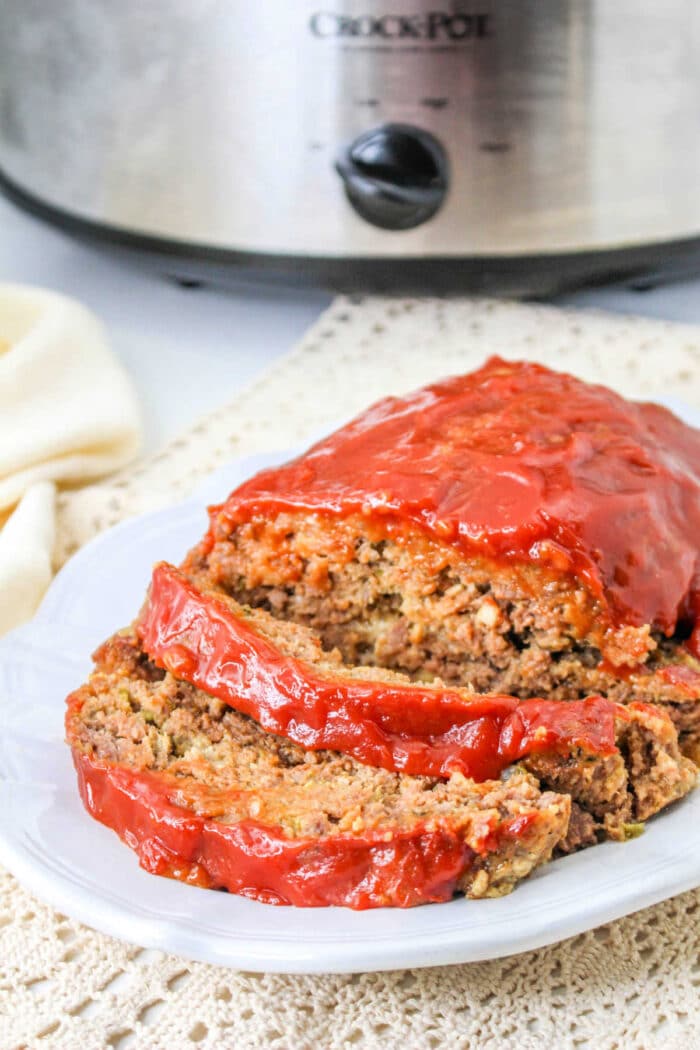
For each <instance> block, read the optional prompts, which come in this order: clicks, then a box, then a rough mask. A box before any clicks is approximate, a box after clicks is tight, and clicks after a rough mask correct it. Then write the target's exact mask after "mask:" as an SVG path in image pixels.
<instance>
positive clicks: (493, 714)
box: [137, 564, 696, 838]
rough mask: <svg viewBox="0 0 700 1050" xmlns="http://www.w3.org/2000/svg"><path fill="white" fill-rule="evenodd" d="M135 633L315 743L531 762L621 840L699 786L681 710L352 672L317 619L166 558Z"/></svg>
mask: <svg viewBox="0 0 700 1050" xmlns="http://www.w3.org/2000/svg"><path fill="white" fill-rule="evenodd" d="M137 633H138V636H139V639H140V642H141V645H142V647H143V649H144V651H145V652H147V653H148V655H149V656H150V657H152V658H153V660H154V662H155V663H156V664H158V665H160V666H162V667H164V668H166V669H168V670H170V671H172V672H173V673H175V674H177V675H178V676H180V677H181V678H183V679H185V680H186V681H188V682H190V683H191V684H193V685H196V686H198V687H199V688H201V689H203V690H205V691H206V692H207V693H208V694H210V695H213V696H217V697H218V698H219V699H221V700H224V701H225V702H226V703H228V704H230V705H231V706H233V707H234V708H236V709H238V710H240V711H242V712H243V713H244V714H248V715H252V716H253V717H255V718H256V719H257V720H258V721H259V723H260V724H261V725H262V727H263V728H265V729H267V730H268V731H270V730H271V731H274V732H276V733H280V734H282V735H284V736H287V737H289V738H291V739H292V740H294V741H296V743H298V744H300V745H301V746H304V747H305V748H308V749H314V750H317V749H321V748H328V747H332V748H333V749H336V750H339V751H342V752H343V753H346V754H349V755H351V756H352V757H353V758H355V759H357V760H359V761H362V762H365V763H368V764H370V765H376V766H381V767H384V768H388V769H390V770H394V771H396V770H401V771H403V772H408V773H420V774H428V775H436V776H438V775H442V776H444V775H447V774H449V773H450V772H452V771H454V770H459V772H461V773H463V774H464V775H466V776H468V777H472V778H475V779H477V780H486V779H490V778H493V777H496V776H498V775H499V774H501V773H502V772H503V771H504V769H505V768H506V767H507V766H509V765H511V764H512V763H513V762H516V761H521V763H522V764H523V766H524V767H526V768H528V769H531V770H532V771H534V772H535V773H536V775H537V776H538V777H539V778H541V779H542V780H543V782H545V783H547V784H553V785H555V786H556V789H557V790H563V791H565V792H566V793H567V794H570V795H571V796H572V798H573V799H574V801H575V802H577V803H579V804H581V805H582V806H583V807H584V808H585V809H586V810H587V811H588V812H589V813H590V814H591V816H592V818H593V824H592V825H591V831H592V832H595V833H596V834H598V833H601V832H602V833H605V834H607V835H608V836H610V837H617V838H620V837H624V835H625V827H626V825H628V824H629V823H630V822H632V821H643V820H645V819H646V818H647V817H649V816H651V815H652V814H653V813H655V812H657V811H658V810H660V809H662V808H663V807H664V806H666V805H668V804H669V803H670V802H673V801H674V800H676V799H677V798H680V797H682V796H683V795H684V794H686V793H687V792H688V791H689V790H690V788H691V787H692V786H693V784H694V782H695V775H696V774H695V769H694V766H693V764H692V762H690V761H689V760H687V759H685V758H683V756H682V755H681V754H680V751H679V747H678V738H677V733H676V731H675V729H674V727H673V724H672V723H671V721H670V719H669V718H668V717H667V716H666V715H665V714H664V713H663V712H662V711H659V710H657V709H655V708H652V707H649V706H648V705H644V704H639V703H633V704H630V705H629V706H627V707H623V706H621V705H616V704H613V703H612V702H611V701H609V700H605V699H602V698H600V697H590V698H588V699H586V700H583V701H572V702H570V703H560V702H557V701H544V700H535V699H533V700H525V701H518V700H517V699H515V698H513V697H506V696H496V695H487V696H479V695H474V694H470V693H469V692H467V691H465V690H456V689H445V688H444V687H442V686H441V685H439V684H438V683H434V682H433V683H429V684H419V683H412V682H411V681H410V680H409V679H407V678H406V677H403V676H400V675H398V674H396V673H392V672H387V671H381V670H377V669H371V668H365V667H359V668H357V667H346V666H344V665H343V664H342V663H341V661H340V657H339V654H338V653H335V652H333V653H325V652H324V651H323V649H322V647H321V645H320V642H319V640H318V638H317V637H316V636H315V635H314V634H313V632H312V631H310V630H309V629H308V628H302V627H299V626H296V625H290V624H283V623H280V622H279V621H277V620H275V619H274V617H271V616H270V615H269V614H267V613H264V612H261V611H251V610H246V609H244V608H243V607H241V606H240V605H238V604H237V603H236V602H235V601H234V600H233V599H231V598H227V597H226V596H225V595H224V594H223V593H222V592H221V591H220V590H217V589H216V588H213V587H211V586H210V585H209V584H208V582H207V580H206V579H205V580H188V579H187V578H185V577H184V575H183V574H182V573H181V572H179V571H178V570H177V569H174V568H173V567H172V566H169V565H167V564H161V565H158V566H156V568H155V570H154V573H153V580H152V584H151V589H150V593H149V597H148V599H147V601H146V604H145V606H144V609H143V611H142V614H141V617H140V619H139V621H138V624H137Z"/></svg>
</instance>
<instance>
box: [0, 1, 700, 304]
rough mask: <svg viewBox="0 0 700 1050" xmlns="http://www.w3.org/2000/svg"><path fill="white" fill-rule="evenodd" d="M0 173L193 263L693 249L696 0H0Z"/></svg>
mask: <svg viewBox="0 0 700 1050" xmlns="http://www.w3.org/2000/svg"><path fill="white" fill-rule="evenodd" d="M0 177H1V179H2V184H3V186H4V188H5V190H6V191H7V192H8V193H9V194H10V195H11V196H13V197H14V198H15V199H16V200H18V201H19V202H20V203H22V204H23V205H24V206H26V207H28V208H30V209H32V210H33V211H35V212H37V213H38V214H40V215H43V216H45V217H46V218H48V219H50V220H52V221H54V222H56V223H60V224H62V225H63V226H64V227H66V228H67V229H69V230H71V231H73V232H75V233H79V234H82V235H87V236H92V237H98V238H101V239H103V240H104V241H106V242H107V243H111V244H114V245H128V246H133V247H136V248H138V249H139V250H140V251H141V252H142V253H146V254H148V255H149V256H152V257H156V258H159V259H163V260H166V259H167V260H168V263H167V265H169V266H170V268H171V269H175V270H176V271H178V272H180V273H182V274H183V275H190V276H196V275H198V274H200V273H201V274H205V275H206V274H214V273H215V274H217V275H219V276H221V275H224V276H225V275H231V276H234V275H235V274H236V272H239V271H241V268H242V272H244V273H246V274H248V275H251V274H252V275H257V274H269V275H270V276H273V277H275V276H279V275H282V276H283V277H288V278H291V279H309V280H312V281H315V282H318V281H320V282H322V283H326V284H330V285H334V286H341V287H357V288H379V287H381V288H385V287H399V286H401V287H409V286H418V287H435V286H436V285H439V286H442V285H446V286H452V287H458V288H464V289H475V288H477V289H485V288H488V289H490V290H501V291H515V292H521V293H526V292H531V293H538V292H544V291H552V290H555V289H557V288H561V287H565V286H571V285H575V284H580V283H583V282H590V281H600V280H606V279H609V278H612V277H633V278H636V279H638V280H640V281H641V280H655V279H657V278H658V277H659V276H672V275H678V274H681V273H684V272H688V271H692V270H694V269H697V268H700V4H698V2H697V0H665V2H664V3H658V2H657V0H469V2H466V3H461V2H450V0H381V2H379V0H258V2H257V3H251V2H250V0H121V2H119V3H117V2H114V0H61V3H53V2H51V0H3V2H2V4H0Z"/></svg>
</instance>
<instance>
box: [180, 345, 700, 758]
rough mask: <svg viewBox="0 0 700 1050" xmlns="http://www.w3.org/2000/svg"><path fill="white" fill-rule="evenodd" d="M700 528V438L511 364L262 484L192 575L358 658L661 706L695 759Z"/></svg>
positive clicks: (246, 487)
mask: <svg viewBox="0 0 700 1050" xmlns="http://www.w3.org/2000/svg"><path fill="white" fill-rule="evenodd" d="M698 536H700V433H699V432H698V431H696V430H694V429H693V428H691V427H689V426H687V425H685V424H684V423H683V422H681V421H680V420H679V419H678V418H676V417H675V416H674V415H673V414H672V413H671V412H669V411H667V410H666V409H664V408H662V407H660V406H658V405H654V404H644V403H635V402H630V401H626V400H625V399H623V398H622V397H620V396H618V395H617V394H615V393H613V392H612V391H610V390H608V389H606V388H604V387H601V386H593V385H589V384H586V383H584V382H582V381H580V380H578V379H576V378H574V377H572V376H569V375H565V374H562V373H558V372H554V371H552V370H550V369H547V368H544V367H542V366H540V365H536V364H532V363H523V362H505V361H503V360H500V359H498V358H492V359H491V360H490V361H489V362H487V364H486V365H484V366H483V367H482V368H481V369H479V370H478V371H476V372H473V373H471V374H469V375H465V376H458V377H455V378H452V379H447V380H445V381H443V382H440V383H437V384H434V385H432V386H429V387H426V388H424V389H422V390H419V391H417V392H416V393H414V394H412V395H409V396H407V397H403V398H388V399H386V400H384V401H381V402H379V403H378V404H377V405H375V406H374V407H372V408H370V409H369V410H368V411H367V412H365V413H363V414H362V415H361V416H359V417H357V418H356V419H355V420H354V421H353V422H352V423H350V424H348V425H347V426H345V427H343V428H342V429H340V430H339V431H337V432H336V433H334V434H332V435H331V436H330V437H329V438H327V439H325V440H324V441H322V442H320V443H319V444H317V445H315V446H314V447H313V448H312V449H311V450H310V451H309V452H307V453H306V454H305V455H303V456H301V457H300V458H298V459H296V460H294V461H292V462H291V463H288V464H286V465H284V466H282V467H279V468H274V469H271V470H266V471H263V472H262V473H260V474H258V475H256V476H255V477H254V478H252V479H251V480H249V481H247V482H246V483H244V484H243V485H242V486H240V487H239V488H238V489H236V490H235V491H234V492H233V493H232V494H231V496H230V497H229V498H228V499H227V500H226V502H225V503H224V504H222V505H220V506H217V507H214V508H212V509H211V512H210V529H209V532H208V534H207V536H206V538H205V540H204V541H203V542H202V543H201V544H199V545H198V546H197V547H196V548H195V549H194V550H193V551H192V552H191V553H190V555H189V557H188V559H187V560H186V562H185V566H184V568H185V569H186V571H188V572H189V573H192V574H200V575H201V574H202V573H204V574H206V575H207V576H208V577H209V579H210V580H211V582H212V583H213V584H216V585H217V586H219V587H221V588H223V589H225V590H226V592H227V593H228V594H230V595H231V596H232V597H233V598H235V599H236V600H237V601H238V602H240V603H244V604H247V605H250V606H252V607H255V608H259V609H264V610H266V611H268V612H269V613H270V614H271V615H273V616H275V617H277V618H279V619H281V620H285V621H287V622H290V623H296V624H301V625H305V626H307V627H311V628H313V629H314V630H316V631H317V632H318V633H319V636H320V638H321V642H322V645H323V647H324V648H325V649H326V650H328V651H333V650H337V651H338V652H339V653H340V654H341V657H342V659H343V660H344V662H345V663H346V664H348V665H360V666H366V667H379V668H385V669H391V670H395V671H399V672H401V673H403V674H406V675H409V676H410V677H411V678H412V679H414V680H417V681H429V680H431V679H433V678H436V679H439V680H440V681H441V682H443V683H445V684H446V685H449V686H462V687H467V688H471V689H473V690H474V691H477V692H498V693H502V694H512V695H513V696H516V697H519V698H527V697H537V696H547V697H549V698H552V699H563V700H572V699H580V698H582V697H585V696H587V695H588V694H590V693H598V694H601V695H603V696H606V697H608V698H610V699H612V700H615V701H620V702H623V703H628V702H631V701H638V700H641V701H649V702H654V703H659V704H663V705H665V706H666V708H667V710H668V712H669V714H670V716H671V717H672V718H673V719H674V721H675V723H676V725H677V727H678V730H679V733H680V734H681V741H682V744H683V747H684V749H685V750H686V751H687V753H689V754H695V755H697V754H698V753H699V752H700V708H699V706H698V703H697V701H698V698H699V697H700V627H699V626H698V625H699V622H700V621H699V617H698V613H699V611H700V570H699V568H698Z"/></svg>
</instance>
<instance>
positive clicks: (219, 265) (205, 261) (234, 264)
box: [0, 171, 700, 298]
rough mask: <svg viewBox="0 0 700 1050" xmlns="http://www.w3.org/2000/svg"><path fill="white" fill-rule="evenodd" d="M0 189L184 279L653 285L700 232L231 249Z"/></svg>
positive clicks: (357, 285)
mask: <svg viewBox="0 0 700 1050" xmlns="http://www.w3.org/2000/svg"><path fill="white" fill-rule="evenodd" d="M0 191H2V192H3V193H4V195H5V196H6V197H8V198H9V199H10V200H11V201H13V202H14V203H15V204H17V205H19V207H21V208H22V209H23V210H25V211H27V212H29V213H30V214H32V215H34V216H36V217H37V218H39V219H42V220H44V221H48V222H50V223H51V224H52V225H54V226H57V227H59V228H60V229H62V230H64V231H65V232H66V233H67V234H70V235H71V236H74V237H77V238H78V239H80V240H83V241H86V242H92V243H95V244H98V245H100V246H102V247H103V248H106V249H108V250H111V251H114V252H120V253H122V254H124V255H126V256H127V257H128V258H129V259H130V260H131V261H132V262H133V261H138V262H139V263H142V264H145V265H146V266H148V267H149V268H153V269H156V270H158V271H160V272H162V273H163V274H165V275H167V276H169V277H174V278H176V279H178V280H182V281H187V282H190V281H192V282H207V283H213V284H217V285H224V286H232V285H236V284H240V283H250V282H264V283H266V284H270V283H274V284H277V285H284V286H287V287H303V286H309V285H315V286H320V287H323V288H328V289H329V290H331V291H338V292H349V293H357V292H368V291H373V292H380V293H381V292H384V293H397V294H398V293H407V294H410V293H422V294H425V293H426V292H433V293H437V294H459V293H461V292H464V293H489V294H491V293H497V294H500V295H505V296H509V297H527V298H539V297H545V296H551V295H556V294H558V293H561V292H566V291H571V290H573V289H576V288H581V287H584V286H591V285H598V284H605V283H609V282H628V283H630V284H634V285H635V286H640V287H645V286H652V285H655V284H658V283H660V282H664V281H673V280H681V279H682V278H684V277H687V276H689V275H692V274H694V273H697V272H698V271H700V238H690V239H685V240H678V241H674V242H668V243H663V244H655V245H644V246H642V247H635V248H629V249H623V250H617V251H605V252H568V253H563V254H552V255H536V256H516V257H512V258H503V257H498V258H488V257H485V258H479V259H460V258H453V257H448V258H429V259H422V258H404V259H402V260H401V261H400V264H397V260H396V259H395V258H391V257H387V258H352V257H343V258H333V257H321V256H315V257H310V256H298V257H295V256H289V255H271V254H267V253H266V254H260V253H255V252H236V251H226V250H222V249H217V248H211V247H209V246H207V245H197V244H194V245H193V244H190V243H182V242H181V243H178V242H177V241H172V240H166V239H164V238H159V237H150V236H148V237H147V236H143V235H142V234H137V233H131V232H128V231H124V230H122V229H119V228H116V227H110V226H109V225H106V224H105V223H95V222H90V221H87V220H85V219H83V218H80V217H79V216H76V215H71V214H70V213H69V212H67V211H64V210H63V209H60V208H55V207H52V206H50V205H47V204H46V203H44V202H43V201H41V200H39V199H38V198H37V197H34V196H33V195H32V194H30V193H27V192H26V191H25V190H23V189H21V188H20V187H19V186H16V185H15V184H14V183H13V182H12V180H11V179H8V178H7V177H6V176H5V175H4V174H3V173H2V172H1V171H0Z"/></svg>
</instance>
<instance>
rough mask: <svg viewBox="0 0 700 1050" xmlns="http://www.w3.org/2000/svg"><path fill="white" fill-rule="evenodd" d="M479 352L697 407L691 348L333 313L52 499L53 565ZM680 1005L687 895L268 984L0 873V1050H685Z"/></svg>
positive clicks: (689, 927) (389, 303)
mask: <svg viewBox="0 0 700 1050" xmlns="http://www.w3.org/2000/svg"><path fill="white" fill-rule="evenodd" d="M232 352H235V348H234V350H232ZM495 352H497V353H500V354H501V355H503V356H506V357H529V358H533V359H536V360H540V361H543V362H546V363H548V364H553V365H555V366H558V367H561V368H565V369H569V370H571V371H574V372H576V373H577V374H579V375H581V376H583V377H584V378H586V379H593V380H600V381H603V382H605V383H608V384H609V385H611V386H614V387H617V388H618V389H620V390H622V391H623V392H624V393H627V394H631V395H638V396H642V397H644V396H646V397H659V396H664V397H678V398H681V399H683V400H685V401H686V402H690V403H692V404H694V405H697V406H700V330H695V329H693V328H687V327H682V326H678V325H672V324H664V323H660V322H654V321H644V320H638V319H625V318H613V317H609V316H605V315H602V314H592V313H574V312H566V311H559V310H555V309H552V308H548V307H539V306H525V305H519V304H514V303H505V304H504V303H497V302H493V301H488V300H472V301H440V300H388V299H365V300H356V299H347V298H341V299H338V300H336V301H335V303H334V304H333V305H332V306H331V308H330V309H329V310H328V311H327V312H326V313H325V314H324V315H323V316H322V318H321V319H320V320H319V322H318V323H317V324H316V325H315V326H314V327H313V328H312V329H311V331H310V332H309V333H308V334H307V336H306V337H305V338H304V339H303V341H302V342H301V344H300V345H299V346H297V347H296V349H295V350H294V351H293V352H292V353H290V354H289V355H288V356H287V357H285V358H284V359H282V360H281V361H280V362H279V363H278V364H277V365H275V366H274V367H273V368H272V369H271V370H270V371H269V372H268V373H267V374H265V375H264V376H263V377H262V378H261V379H259V380H258V381H257V382H256V383H255V384H254V385H253V386H252V387H251V388H249V389H248V390H247V391H246V392H245V393H243V394H241V395H239V396H238V397H236V399H235V400H234V401H232V402H231V403H230V404H228V405H226V406H225V407H223V408H221V409H220V410H219V411H217V412H215V413H213V414H212V415H211V416H209V417H208V418H207V419H205V420H203V421H202V422H200V423H198V424H197V425H196V426H193V427H191V428H190V429H189V430H188V431H187V432H186V433H184V434H183V435H182V437H180V438H179V439H178V440H176V441H174V442H172V443H171V444H170V445H169V446H168V447H167V448H166V449H165V450H164V451H163V452H161V453H159V454H158V455H155V456H152V457H150V458H149V459H147V460H144V461H143V462H142V463H141V464H140V465H138V466H137V468H136V469H133V468H132V469H130V470H128V471H125V472H123V473H122V474H120V475H117V476H115V477H113V478H112V479H111V480H110V481H108V482H103V483H101V484H97V485H93V486H90V487H89V488H85V489H82V490H79V491H76V492H70V493H64V494H63V496H62V497H61V500H60V508H59V510H60V514H59V544H58V561H59V563H61V562H63V561H64V560H65V559H66V558H67V557H68V556H69V555H70V554H71V553H72V552H73V551H74V550H76V549H77V548H78V547H79V546H80V545H81V544H83V543H85V542H86V541H87V540H88V539H90V538H91V537H92V536H93V535H95V534H96V533H97V532H98V531H99V530H101V529H103V528H105V527H107V526H109V525H112V524H114V523H116V522H117V521H120V520H122V519H123V518H125V517H127V516H128V515H132V514H137V513H141V512H143V511H148V510H151V509H154V508H156V507H160V506H163V505H166V504H167V503H169V502H173V501H176V500H179V499H181V498H183V497H185V496H186V495H187V494H188V493H189V492H190V491H191V490H192V488H193V486H194V485H195V484H196V483H197V482H198V481H199V480H200V479H201V478H202V477H203V476H204V475H205V474H206V473H208V472H209V471H211V470H212V469H214V468H216V467H217V466H219V465H221V464H222V463H224V462H226V460H228V459H230V458H232V457H235V456H240V455H244V454H248V453H251V452H254V451H261V450H269V449H273V448H280V447H285V446H288V445H292V444H294V443H296V442H298V441H300V440H303V439H304V437H305V436H307V435H308V434H311V433H313V432H315V431H317V430H318V429H319V427H322V426H324V425H327V424H329V423H334V422H335V421H337V420H339V419H341V418H343V417H345V416H347V415H348V414H350V413H352V412H355V411H356V410H358V409H360V408H362V407H363V406H364V405H366V404H367V403H368V402H369V401H371V400H373V399H375V398H377V397H379V396H381V395H383V394H386V393H390V392H391V393H400V392H403V391H406V390H409V389H411V388H412V387H415V386H417V385H419V384H421V383H423V382H426V381H428V380H431V379H434V378H437V377H438V376H440V375H445V374H448V373H454V372H459V371H466V370H468V369H469V368H472V367H473V366H475V365H476V364H478V363H480V362H481V361H482V360H483V358H484V357H485V356H487V355H488V354H490V353H495ZM516 892H517V891H516ZM582 892H585V887H582ZM465 907H468V905H465ZM699 995H700V891H697V892H692V893H687V894H684V895H682V896H680V897H677V898H675V899H674V900H671V901H668V902H666V903H664V904H661V905H659V906H657V907H655V908H652V909H648V910H646V911H643V912H640V913H638V914H636V915H634V916H631V917H630V918H627V919H623V920H621V921H619V922H616V923H612V924H610V925H608V926H604V927H601V928H600V929H598V930H596V931H592V932H589V933H586V934H583V935H581V936H579V937H576V938H573V939H572V940H569V941H566V942H563V943H562V944H559V945H554V946H552V947H550V948H546V949H542V950H539V951H535V952H529V953H527V954H525V955H520V956H513V957H510V958H507V959H502V960H496V961H494V962H486V963H478V964H472V965H465V966H454V967H445V968H439V969H429V970H414V971H405V972H394V973H386V974H365V975H356V976H324V977H287V976H273V975H256V974H251V973H235V972H232V971H229V970H225V969H221V968H218V967H214V966H207V965H204V964H201V963H191V962H188V961H187V960H185V959H181V958H177V957H175V956H169V955H165V954H163V953H161V952H156V951H152V950H144V949H141V948H139V947H137V946H134V945H128V944H124V943H122V942H120V941H116V940H114V939H112V938H110V937H106V936H102V935H101V934H98V933H95V932H93V931H92V930H89V929H87V928H86V927H84V926H81V925H80V924H79V923H77V922H74V921H73V920H71V919H69V918H67V917H65V916H63V915H60V914H58V913H57V912H55V911H53V909H51V908H49V907H47V906H45V905H43V904H42V903H40V902H39V901H37V900H36V899H35V898H33V897H31V896H30V895H29V894H28V893H26V892H25V891H24V890H23V889H22V887H21V886H19V884H18V883H17V882H16V881H15V880H14V879H13V878H12V877H11V876H10V875H9V873H7V872H4V871H2V870H1V869H0V1050H13V1048H19V1047H27V1048H29V1047H47V1046H48V1047H56V1048H58V1047H61V1048H64V1047H65V1048H67V1050H75V1048H81V1050H102V1048H106V1047H112V1048H119V1050H126V1048H127V1047H128V1048H135V1050H178V1048H194V1047H201V1048H212V1050H213V1048H217V1050H222V1048H223V1050H229V1048H230V1050H234V1048H235V1050H246V1048H255V1050H259V1048H260V1050H267V1048H277V1050H312V1048H313V1050H336V1048H337V1050H340V1048H346V1047H347V1048H354V1047H368V1048H375V1047H376V1048H378V1047H382V1048H394V1047H401V1048H405V1050H432V1048H441V1050H442V1048H448V1050H453V1048H454V1050H457V1048H459V1050H490V1048H491V1050H501V1048H503V1050H510V1048H513V1050H516V1048H517V1050H530V1048H532V1050H542V1048H549V1047H556V1048H562V1050H567V1048H568V1050H575V1048H576V1050H583V1048H586V1050H655V1048H657V1047H658V1048H661V1047H663V1048H664V1050H692V1048H694V1047H700V999H699Z"/></svg>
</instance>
